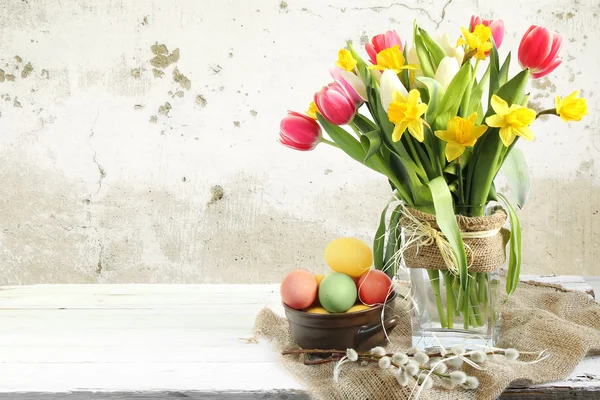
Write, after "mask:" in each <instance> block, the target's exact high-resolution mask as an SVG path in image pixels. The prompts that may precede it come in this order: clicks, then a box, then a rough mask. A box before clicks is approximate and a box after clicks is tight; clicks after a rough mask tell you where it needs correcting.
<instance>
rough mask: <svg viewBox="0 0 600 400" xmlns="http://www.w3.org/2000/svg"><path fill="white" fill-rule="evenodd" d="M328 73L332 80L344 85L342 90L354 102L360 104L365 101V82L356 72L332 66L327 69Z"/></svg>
mask: <svg viewBox="0 0 600 400" xmlns="http://www.w3.org/2000/svg"><path fill="white" fill-rule="evenodd" d="M329 73H330V74H331V77H332V78H333V80H335V81H336V82H337V83H339V84H340V85H342V86H343V87H344V90H346V92H347V93H348V94H349V95H350V97H352V100H354V102H355V103H356V104H362V102H363V101H367V88H366V86H365V83H364V82H363V81H362V79H360V77H358V76H357V75H356V74H354V73H352V72H348V71H346V70H343V69H341V68H332V69H330V70H329Z"/></svg>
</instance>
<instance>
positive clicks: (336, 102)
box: [314, 82, 356, 125]
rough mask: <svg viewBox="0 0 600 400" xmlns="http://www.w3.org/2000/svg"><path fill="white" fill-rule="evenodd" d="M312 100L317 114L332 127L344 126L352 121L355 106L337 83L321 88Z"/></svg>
mask: <svg viewBox="0 0 600 400" xmlns="http://www.w3.org/2000/svg"><path fill="white" fill-rule="evenodd" d="M314 100H315V104H316V105H317V109H318V110H319V113H320V114H321V115H322V116H323V117H324V118H325V119H326V120H327V121H329V122H331V123H332V124H334V125H345V124H347V123H348V122H350V121H352V120H353V119H354V114H355V113H356V104H354V100H353V99H352V97H351V96H350V95H349V94H348V92H346V90H344V88H343V87H342V85H340V84H339V83H337V82H333V83H330V84H329V85H327V86H323V88H322V89H321V90H319V91H318V92H317V93H315V99H314Z"/></svg>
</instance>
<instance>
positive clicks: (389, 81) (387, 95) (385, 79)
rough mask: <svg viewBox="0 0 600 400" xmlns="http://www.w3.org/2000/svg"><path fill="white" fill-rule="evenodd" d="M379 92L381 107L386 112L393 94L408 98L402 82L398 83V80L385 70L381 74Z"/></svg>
mask: <svg viewBox="0 0 600 400" xmlns="http://www.w3.org/2000/svg"><path fill="white" fill-rule="evenodd" d="M379 92H380V94H381V105H382V106H383V109H384V110H385V111H386V112H387V111H388V109H389V108H390V104H392V102H393V101H394V92H400V93H401V94H402V96H404V97H408V92H407V91H406V88H405V87H404V85H403V84H402V82H400V78H398V75H396V73H395V72H394V71H392V70H391V69H386V70H385V71H383V74H381V82H380V84H379Z"/></svg>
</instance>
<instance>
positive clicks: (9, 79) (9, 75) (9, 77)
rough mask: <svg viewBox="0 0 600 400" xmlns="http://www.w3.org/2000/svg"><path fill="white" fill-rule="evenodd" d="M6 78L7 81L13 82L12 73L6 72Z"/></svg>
mask: <svg viewBox="0 0 600 400" xmlns="http://www.w3.org/2000/svg"><path fill="white" fill-rule="evenodd" d="M6 80H7V81H9V82H14V81H15V76H14V75H13V74H7V75H6Z"/></svg>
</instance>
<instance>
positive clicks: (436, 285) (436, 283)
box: [427, 269, 448, 328]
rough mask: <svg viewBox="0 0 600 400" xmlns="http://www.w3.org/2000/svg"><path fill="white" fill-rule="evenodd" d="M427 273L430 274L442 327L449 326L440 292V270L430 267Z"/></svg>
mask: <svg viewBox="0 0 600 400" xmlns="http://www.w3.org/2000/svg"><path fill="white" fill-rule="evenodd" d="M427 273H428V274H429V281H430V283H431V289H432V290H433V296H434V297H435V305H436V307H437V311H438V315H439V317H440V325H441V327H442V328H447V327H448V325H447V324H446V317H445V315H444V306H443V305H442V296H441V294H440V272H439V270H437V269H428V270H427Z"/></svg>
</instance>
